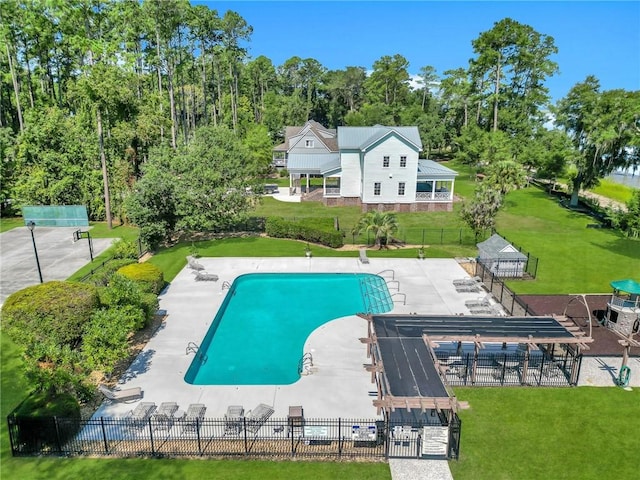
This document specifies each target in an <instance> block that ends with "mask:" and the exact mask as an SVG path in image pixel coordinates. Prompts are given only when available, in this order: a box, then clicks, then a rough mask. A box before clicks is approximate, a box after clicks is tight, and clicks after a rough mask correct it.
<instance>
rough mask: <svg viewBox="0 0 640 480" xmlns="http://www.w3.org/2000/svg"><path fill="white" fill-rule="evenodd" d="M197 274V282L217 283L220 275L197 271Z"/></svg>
mask: <svg viewBox="0 0 640 480" xmlns="http://www.w3.org/2000/svg"><path fill="white" fill-rule="evenodd" d="M194 273H195V274H196V282H203V281H204V282H217V281H218V275H216V274H214V273H207V272H205V271H202V270H197V271H195V272H194Z"/></svg>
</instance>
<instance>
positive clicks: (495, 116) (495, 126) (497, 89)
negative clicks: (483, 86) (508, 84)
mask: <svg viewBox="0 0 640 480" xmlns="http://www.w3.org/2000/svg"><path fill="white" fill-rule="evenodd" d="M500 59H501V57H500V54H498V64H497V65H496V84H495V87H494V92H493V94H494V99H493V131H494V132H496V131H497V130H498V94H499V93H500Z"/></svg>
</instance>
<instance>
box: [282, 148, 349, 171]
mask: <svg viewBox="0 0 640 480" xmlns="http://www.w3.org/2000/svg"><path fill="white" fill-rule="evenodd" d="M336 166H337V167H340V154H338V153H316V154H307V153H296V154H290V155H289V158H288V159H287V170H289V172H291V173H311V174H317V175H320V174H322V173H323V172H326V171H329V170H333V169H335V168H336Z"/></svg>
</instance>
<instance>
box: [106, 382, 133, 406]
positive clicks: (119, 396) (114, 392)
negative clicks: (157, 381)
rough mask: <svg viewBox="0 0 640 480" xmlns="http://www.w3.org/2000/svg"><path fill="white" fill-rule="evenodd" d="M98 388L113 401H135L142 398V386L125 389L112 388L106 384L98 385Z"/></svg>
mask: <svg viewBox="0 0 640 480" xmlns="http://www.w3.org/2000/svg"><path fill="white" fill-rule="evenodd" d="M98 390H100V392H101V393H102V395H104V396H105V398H107V399H108V400H111V401H112V402H123V403H129V402H135V401H137V400H140V399H141V398H142V389H141V388H140V387H133V388H127V389H125V390H118V389H111V388H109V387H107V386H106V385H102V384H101V385H98Z"/></svg>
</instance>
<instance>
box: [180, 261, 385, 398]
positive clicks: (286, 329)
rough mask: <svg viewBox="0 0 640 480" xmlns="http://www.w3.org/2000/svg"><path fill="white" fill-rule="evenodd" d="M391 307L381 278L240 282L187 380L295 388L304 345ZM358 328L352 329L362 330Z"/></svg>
mask: <svg viewBox="0 0 640 480" xmlns="http://www.w3.org/2000/svg"><path fill="white" fill-rule="evenodd" d="M392 308H393V301H392V299H391V295H390V294H389V290H388V289H387V285H386V283H385V281H384V279H383V278H381V277H379V276H377V275H370V274H353V273H351V274H347V273H294V274H291V273H253V274H247V275H242V276H240V277H238V278H237V279H236V280H235V282H233V285H232V286H231V288H230V289H229V291H228V293H227V295H226V297H225V299H224V301H223V302H222V305H221V306H220V309H219V310H218V313H217V315H216V316H215V318H214V320H213V322H212V323H211V326H210V327H209V330H208V332H207V334H206V335H205V337H204V339H203V340H202V342H201V345H200V354H199V355H195V356H194V359H193V361H192V363H191V365H190V366H189V370H188V371H187V373H186V375H185V381H186V382H187V383H190V384H193V385H288V384H291V383H294V382H296V381H297V380H298V379H299V378H300V374H299V373H298V363H299V361H300V359H301V357H302V355H303V354H304V352H303V349H304V343H305V341H306V339H307V337H308V336H309V334H310V333H311V332H313V331H314V330H315V329H316V328H318V327H319V326H321V325H323V324H325V323H327V322H329V321H331V320H333V319H335V318H339V317H344V316H346V315H354V314H356V313H363V312H371V313H385V312H388V311H390V310H391V309H392ZM361 322H362V323H361V324H358V325H354V328H358V327H363V326H364V320H362V321H361ZM363 331H364V330H363ZM363 348H364V346H363ZM203 359H206V360H205V361H202V360H203Z"/></svg>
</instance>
